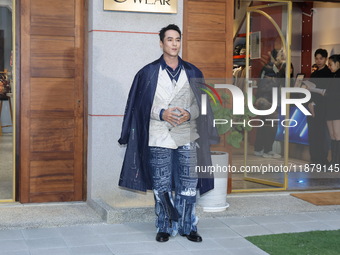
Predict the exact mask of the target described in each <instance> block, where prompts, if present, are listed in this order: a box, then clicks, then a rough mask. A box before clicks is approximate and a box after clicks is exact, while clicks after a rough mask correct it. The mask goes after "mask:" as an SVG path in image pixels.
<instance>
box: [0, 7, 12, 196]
mask: <svg viewBox="0 0 340 255" xmlns="http://www.w3.org/2000/svg"><path fill="white" fill-rule="evenodd" d="M12 45H13V33H12V1H10V0H0V125H1V129H0V201H9V200H12V199H13V179H14V175H13V130H14V128H13V111H12V105H13V104H12V102H13V93H12V92H13V91H12V88H13V75H12V71H13V70H12V67H13V59H12V52H13V48H12Z"/></svg>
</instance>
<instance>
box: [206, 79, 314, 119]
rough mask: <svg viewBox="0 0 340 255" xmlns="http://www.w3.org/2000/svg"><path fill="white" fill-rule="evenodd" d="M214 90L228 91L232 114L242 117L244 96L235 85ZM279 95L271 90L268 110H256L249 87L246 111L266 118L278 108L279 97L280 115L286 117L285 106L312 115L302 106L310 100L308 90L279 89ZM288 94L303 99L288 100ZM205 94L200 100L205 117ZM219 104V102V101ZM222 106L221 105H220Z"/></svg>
mask: <svg viewBox="0 0 340 255" xmlns="http://www.w3.org/2000/svg"><path fill="white" fill-rule="evenodd" d="M204 85H205V86H207V87H208V88H210V89H212V88H213V87H212V86H209V85H207V84H204ZM215 88H221V89H228V90H229V91H230V92H231V94H232V97H233V103H232V104H233V107H232V110H233V114H234V115H244V110H245V96H244V93H243V91H242V90H241V89H240V88H238V87H236V86H235V85H232V84H216V85H215ZM215 88H213V90H212V91H213V92H214V94H215V95H218V93H217V91H216V89H215ZM201 90H203V91H205V92H206V90H207V89H203V88H201ZM280 92H281V93H279V90H278V88H272V105H271V107H270V109H267V110H258V109H256V108H255V107H254V104H253V88H251V87H249V88H248V89H247V105H248V109H249V111H250V112H251V113H253V114H254V115H260V116H266V115H270V114H272V113H274V112H275V111H276V109H277V107H278V97H279V96H281V98H280V99H281V115H286V106H287V105H295V106H296V107H297V108H298V109H299V110H300V111H301V112H302V113H303V114H304V115H307V116H309V115H312V114H311V113H310V112H309V111H308V110H307V109H306V108H305V106H304V105H303V104H304V103H307V102H308V101H309V100H310V98H311V93H310V92H309V90H307V89H304V88H295V87H294V88H281V91H280ZM289 93H298V94H302V95H304V97H300V98H289V97H287V95H288V94H289ZM207 94H208V95H209V96H210V97H211V98H212V99H213V101H214V102H215V104H216V100H215V98H214V97H213V95H212V94H211V93H207ZM207 94H202V95H201V100H202V104H201V113H202V115H206V114H207V104H208V102H207ZM218 98H219V99H220V98H221V97H220V96H219V95H218ZM220 103H221V101H220ZM221 104H222V103H221Z"/></svg>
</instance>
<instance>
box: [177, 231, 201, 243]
mask: <svg viewBox="0 0 340 255" xmlns="http://www.w3.org/2000/svg"><path fill="white" fill-rule="evenodd" d="M181 236H185V237H186V238H187V239H188V240H190V241H192V242H197V243H199V242H202V241H203V239H202V237H201V236H200V235H199V234H198V233H197V232H196V231H191V232H190V234H189V235H185V234H183V235H181Z"/></svg>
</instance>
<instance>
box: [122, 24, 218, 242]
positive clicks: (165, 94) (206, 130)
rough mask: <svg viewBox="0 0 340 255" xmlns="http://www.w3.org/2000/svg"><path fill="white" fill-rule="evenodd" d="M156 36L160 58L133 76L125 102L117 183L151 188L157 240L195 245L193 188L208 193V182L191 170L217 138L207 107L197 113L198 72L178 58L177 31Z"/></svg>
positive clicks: (205, 159) (205, 160)
mask: <svg viewBox="0 0 340 255" xmlns="http://www.w3.org/2000/svg"><path fill="white" fill-rule="evenodd" d="M159 36H160V47H161V48H162V50H163V55H162V56H161V57H160V58H159V59H158V60H156V61H154V62H152V63H150V64H148V65H146V66H145V67H143V68H142V69H141V70H140V71H139V72H138V73H137V74H136V76H135V79H134V81H133V84H132V86H131V89H130V93H129V97H128V100H127V105H126V108H125V115H124V120H123V125H122V133H121V137H120V139H119V141H118V142H119V143H120V144H127V149H126V153H125V158H124V162H123V167H122V172H121V176H120V180H119V185H120V186H122V187H125V188H129V189H134V190H140V191H146V190H147V189H152V190H153V192H154V197H155V212H156V215H157V219H156V228H157V235H156V240H157V241H159V242H166V241H168V240H169V236H170V235H172V236H175V235H176V234H177V233H179V234H180V235H182V236H185V237H187V239H188V240H190V241H194V242H201V241H202V237H201V236H200V235H199V234H198V233H197V222H198V219H197V217H196V215H195V204H196V190H197V189H199V190H200V193H201V194H203V193H205V192H207V191H209V190H211V189H213V179H211V178H201V177H202V176H199V174H200V173H197V172H196V171H195V170H196V168H195V167H196V166H209V165H211V156H210V145H211V144H212V143H217V142H218V141H219V137H218V134H217V131H216V129H215V128H214V127H213V115H212V112H211V108H210V106H209V105H208V107H207V114H206V115H201V114H200V111H199V109H200V107H201V94H202V93H203V92H202V90H201V89H200V88H202V87H203V86H204V82H203V74H202V72H201V71H200V70H199V69H198V68H197V67H195V66H194V65H192V64H190V63H188V62H186V61H183V60H182V59H181V58H180V57H179V52H180V48H181V31H180V29H179V28H178V27H177V26H176V25H173V24H171V25H168V26H167V27H164V28H162V30H161V31H160V33H159ZM172 191H175V192H174V193H175V194H174V197H173V193H172Z"/></svg>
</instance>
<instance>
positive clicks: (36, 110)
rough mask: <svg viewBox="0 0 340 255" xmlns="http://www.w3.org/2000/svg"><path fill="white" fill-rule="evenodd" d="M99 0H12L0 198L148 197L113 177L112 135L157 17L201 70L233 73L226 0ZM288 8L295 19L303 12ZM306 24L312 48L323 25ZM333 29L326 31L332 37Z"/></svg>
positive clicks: (155, 40)
mask: <svg viewBox="0 0 340 255" xmlns="http://www.w3.org/2000/svg"><path fill="white" fill-rule="evenodd" d="M104 2H105V1H104V0H96V1H87V0H68V1H65V0H53V1H52V0H48V1H46V0H17V1H15V4H14V6H13V12H12V13H13V14H15V17H14V18H13V21H14V22H13V28H14V30H13V31H14V35H13V40H14V42H15V43H14V44H13V45H14V47H15V51H14V56H13V57H14V59H15V63H14V66H13V70H12V73H13V77H15V78H14V82H15V89H13V92H14V102H15V103H14V105H15V108H14V112H15V115H14V116H15V117H14V118H13V127H14V128H13V130H15V136H14V143H13V144H14V145H15V146H14V148H13V151H14V156H13V158H14V159H15V160H13V173H14V174H15V175H13V178H12V183H13V187H12V188H13V192H12V193H11V196H10V197H0V200H3V201H6V202H9V201H18V202H21V203H42V202H66V201H91V200H93V201H94V200H101V201H103V202H105V203H106V204H108V205H109V206H111V207H115V208H129V207H147V206H152V205H153V194H152V193H151V192H147V193H146V194H144V193H136V192H131V191H129V190H125V189H121V188H119V187H118V180H119V175H120V168H121V165H122V162H123V157H124V152H125V147H123V146H120V145H119V144H118V142H117V141H118V139H119V136H120V131H121V124H122V120H123V115H124V108H125V104H126V99H127V95H128V92H129V89H130V86H131V83H132V81H133V78H134V75H135V74H136V73H137V71H138V70H139V69H140V68H142V67H143V66H144V65H146V64H147V63H150V62H152V61H153V60H155V59H157V58H159V57H160V56H161V54H162V51H161V49H160V47H159V37H158V31H159V30H160V29H161V28H162V27H164V26H166V25H168V24H171V23H173V24H177V25H178V26H179V27H180V28H181V29H182V31H183V46H182V55H183V58H184V59H185V60H188V61H190V62H192V63H194V64H195V65H196V66H198V67H199V68H200V69H201V70H202V71H203V73H204V75H205V77H206V78H226V77H227V78H232V68H233V61H232V59H233V50H234V45H233V33H234V30H235V27H234V26H235V25H234V19H233V16H234V13H237V12H236V11H237V10H238V9H237V8H238V7H237V6H235V7H234V1H228V0H214V1H204V0H200V1H194V0H193V1H182V0H178V1H177V12H176V13H150V12H131V11H130V12H129V11H128V12H126V11H112V10H110V11H109V10H104ZM131 2H133V1H131ZM134 2H135V4H140V5H141V4H148V1H146V2H145V3H144V1H134ZM136 2H137V3H136ZM150 2H151V1H149V3H150ZM162 2H163V1H155V2H154V4H155V5H157V4H162ZM278 2H279V1H278ZM234 8H236V10H234ZM245 8H246V7H245ZM321 10H322V9H321ZM298 12H301V10H299V11H297V12H296V13H298ZM296 13H295V14H296ZM243 15H244V14H243ZM296 15H297V16H296V17H295V18H296V19H297V20H298V19H299V18H301V17H302V14H301V13H299V14H296ZM293 19H294V17H293ZM315 19H316V20H317V22H320V20H318V18H317V17H315ZM314 27H315V28H316V29H318V28H319V27H318V26H317V25H315V26H314ZM331 29H332V28H331ZM301 31H302V25H301V26H300V27H299V34H298V35H295V34H293V42H292V58H293V60H292V62H293V63H298V64H297V65H299V64H300V62H299V61H300V59H301V45H298V44H297V43H296V41H294V38H295V39H296V38H298V40H300V42H301ZM315 33H316V34H317V33H318V36H314V37H313V50H315V49H316V48H318V47H319V45H325V44H326V43H325V41H322V39H320V38H321V37H322V36H319V34H320V33H322V31H318V30H315ZM299 37H300V38H299ZM333 39H334V38H328V41H329V42H331V43H332V44H334V45H335V44H337V43H339V42H337V41H336V39H334V40H333ZM294 47H295V48H294ZM294 61H295V62H294ZM311 61H312V59H310V61H309V62H311ZM297 69H301V67H300V66H299V68H297ZM215 149H216V150H224V151H228V152H229V153H230V155H231V158H232V149H231V147H230V146H229V145H227V144H226V142H225V140H222V142H221V144H219V145H218V146H216V147H215ZM231 163H232V162H231ZM229 184H231V178H230V181H229ZM229 191H231V188H230V190H229Z"/></svg>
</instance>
